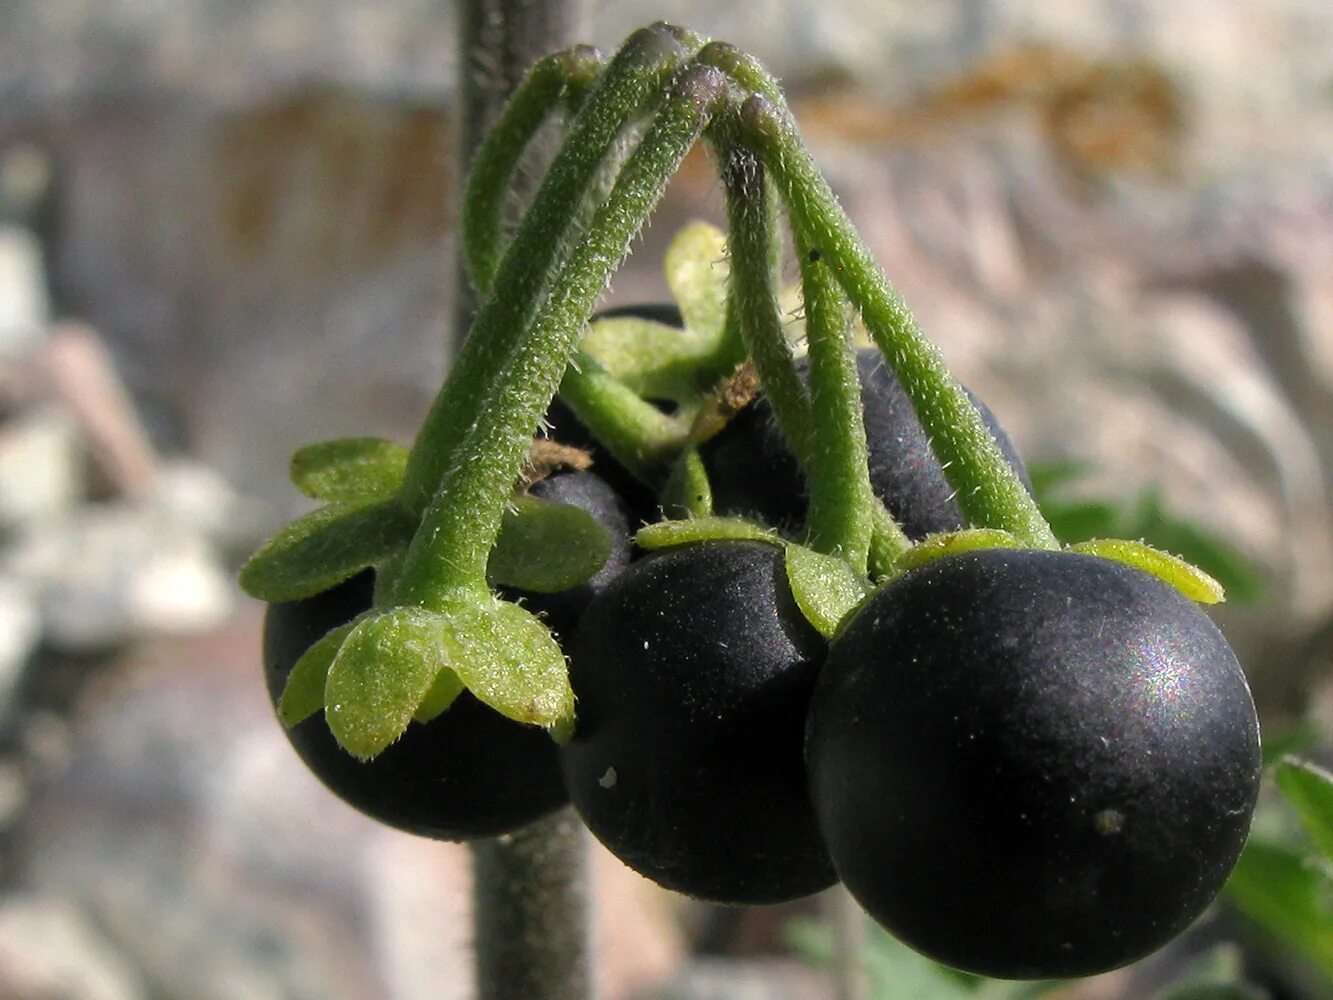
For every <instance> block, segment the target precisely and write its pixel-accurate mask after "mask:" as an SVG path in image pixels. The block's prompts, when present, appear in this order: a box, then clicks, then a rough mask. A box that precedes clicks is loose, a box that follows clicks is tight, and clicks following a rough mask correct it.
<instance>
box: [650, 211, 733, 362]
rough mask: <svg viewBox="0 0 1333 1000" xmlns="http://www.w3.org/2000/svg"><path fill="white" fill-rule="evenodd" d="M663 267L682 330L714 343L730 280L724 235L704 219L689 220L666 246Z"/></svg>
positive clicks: (718, 336)
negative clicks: (681, 321) (678, 308)
mask: <svg viewBox="0 0 1333 1000" xmlns="http://www.w3.org/2000/svg"><path fill="white" fill-rule="evenodd" d="M663 270H664V271H665V274H666V281H667V287H669V288H670V289H671V294H672V296H673V297H674V298H675V300H676V304H677V305H678V306H680V313H681V316H682V317H683V318H684V320H685V329H686V330H688V331H690V333H691V334H692V335H693V336H694V338H695V339H696V340H700V341H703V342H705V343H708V344H710V345H711V344H715V343H717V342H718V341H719V340H720V339H721V338H722V328H723V326H724V324H725V323H726V315H727V291H728V287H729V285H730V280H731V279H730V275H731V267H730V264H729V262H728V257H727V237H726V234H725V233H723V232H722V231H721V230H720V229H718V228H717V227H716V226H712V225H709V224H708V223H707V222H691V223H689V224H688V225H686V226H685V227H683V228H682V229H681V230H680V231H679V232H677V233H676V235H675V238H674V239H672V241H671V245H670V246H669V247H667V252H666V259H665V260H664V261H663Z"/></svg>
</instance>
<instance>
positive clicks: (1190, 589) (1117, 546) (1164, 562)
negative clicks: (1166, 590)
mask: <svg viewBox="0 0 1333 1000" xmlns="http://www.w3.org/2000/svg"><path fill="white" fill-rule="evenodd" d="M1068 549H1069V551H1070V552H1079V553H1082V554H1083V555H1089V556H1100V557H1101V558H1103V559H1111V560H1113V561H1115V562H1121V563H1124V564H1125V565H1126V566H1133V567H1134V568H1135V569H1141V570H1143V571H1144V572H1145V573H1151V574H1152V575H1153V576H1155V577H1157V578H1158V579H1159V580H1162V581H1163V582H1164V583H1169V584H1170V585H1171V586H1173V587H1175V588H1176V589H1177V590H1178V591H1180V592H1181V593H1182V594H1184V595H1185V596H1186V597H1188V598H1189V599H1190V600H1191V601H1198V602H1199V603H1200V604H1217V603H1219V602H1220V601H1223V600H1225V599H1226V591H1225V590H1223V589H1222V585H1221V584H1220V583H1218V582H1217V581H1216V580H1214V579H1213V578H1212V577H1211V576H1209V575H1208V574H1207V573H1205V572H1204V571H1203V570H1201V569H1199V568H1198V567H1197V566H1192V565H1190V564H1189V563H1187V562H1186V561H1185V560H1184V559H1181V558H1179V557H1178V556H1173V555H1171V554H1170V553H1169V552H1163V551H1162V550H1161V549H1155V548H1153V547H1152V546H1151V545H1147V544H1145V543H1143V542H1131V541H1128V540H1126V539H1122V538H1095V539H1093V540H1091V541H1087V542H1078V543H1077V544H1075V545H1070V546H1069V547H1068Z"/></svg>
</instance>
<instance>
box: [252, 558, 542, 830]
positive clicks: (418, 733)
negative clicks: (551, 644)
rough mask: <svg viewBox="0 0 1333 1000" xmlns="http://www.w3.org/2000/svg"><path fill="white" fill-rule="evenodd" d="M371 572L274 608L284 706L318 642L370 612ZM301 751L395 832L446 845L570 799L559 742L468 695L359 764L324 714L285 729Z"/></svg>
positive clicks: (273, 669)
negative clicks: (298, 666)
mask: <svg viewBox="0 0 1333 1000" xmlns="http://www.w3.org/2000/svg"><path fill="white" fill-rule="evenodd" d="M373 586H374V578H373V574H372V573H371V572H370V571H367V572H364V573H362V574H360V575H359V576H356V577H353V578H352V579H351V580H348V581H347V582H346V583H343V584H340V585H339V586H337V587H334V588H333V589H331V590H328V591H325V592H324V593H323V594H320V595H318V596H316V597H312V598H309V599H307V600H304V601H294V602H291V603H285V604H270V605H269V607H268V613H267V616H266V617H265V619H264V676H265V679H266V681H267V682H268V691H269V697H270V698H271V699H272V700H273V701H274V702H275V703H276V702H277V699H278V698H279V697H280V696H281V694H282V690H283V687H284V686H285V685H286V683H287V677H288V675H289V674H290V673H291V669H292V667H293V666H294V665H295V663H296V660H297V659H298V658H299V657H300V655H301V654H302V653H303V652H305V650H306V649H307V648H308V647H309V646H310V644H311V643H313V642H314V641H315V640H316V639H318V638H320V637H321V636H322V635H324V634H325V633H326V632H328V631H329V630H330V629H332V628H334V627H336V626H338V625H340V624H342V623H343V622H346V621H350V620H351V619H352V618H354V617H355V616H356V615H358V614H360V613H361V612H362V611H364V610H366V609H367V608H368V607H370V603H371V597H372V589H373ZM287 737H288V739H289V740H290V741H291V744H292V746H293V747H294V748H295V750H296V752H297V754H298V755H299V756H300V757H301V759H302V760H303V761H304V762H305V764H306V766H307V767H309V768H310V770H311V771H312V772H313V773H314V774H315V776H316V777H318V778H319V780H320V781H322V782H323V783H324V784H325V785H326V786H327V787H328V788H329V790H330V791H332V792H333V793H334V794H335V795H337V796H338V797H339V798H341V799H343V800H344V801H345V802H347V803H348V804H350V805H352V806H354V807H356V808H357V809H359V810H361V811H362V812H363V813H366V814H367V815H368V816H371V817H372V818H374V819H377V820H379V821H380V822H382V823H387V824H388V825H390V826H394V827H398V828H399V829H402V830H407V831H408V832H410V833H416V834H421V835H422V836H427V837H435V838H437V839H440V840H467V839H471V838H474V837H489V836H493V835H496V834H501V833H507V832H509V831H511V830H515V829H517V828H519V827H521V826H524V825H526V824H528V823H531V822H532V821H533V820H535V819H538V818H540V817H541V816H544V815H546V814H547V813H549V812H552V811H553V810H555V809H558V808H559V807H560V806H562V805H564V804H565V803H566V802H567V801H568V797H567V796H566V794H565V790H564V786H563V785H562V784H561V781H560V769H559V765H558V763H557V760H556V753H555V744H554V743H552V742H551V739H550V737H549V736H547V735H546V733H545V732H544V731H543V730H541V729H537V728H534V727H531V726H524V725H520V724H519V723H517V722H511V721H510V720H508V719H506V718H504V717H503V716H501V715H499V714H498V713H496V712H494V711H492V710H491V709H490V708H487V707H486V706H485V705H483V704H482V703H481V702H479V701H477V700H476V698H474V697H473V696H472V695H471V694H469V693H467V692H464V693H463V694H462V695H460V696H459V698H458V700H457V701H455V702H454V704H453V705H452V706H450V708H449V709H448V711H446V712H445V713H444V714H443V715H441V716H439V717H437V718H436V719H434V720H432V721H431V722H428V723H425V724H419V723H415V722H414V723H412V724H411V725H409V726H408V728H407V732H405V733H404V734H403V736H402V738H401V739H399V740H398V741H397V742H396V743H394V744H392V745H391V746H390V747H389V748H388V749H386V750H385V751H384V752H383V753H381V754H380V755H379V756H378V757H376V758H374V759H373V760H371V761H368V762H364V763H363V762H361V761H358V760H356V759H355V758H353V757H351V756H350V755H348V754H347V752H346V751H344V750H343V749H342V748H341V747H340V746H338V744H337V742H336V741H335V740H334V738H333V734H332V733H331V732H330V731H329V727H328V725H327V724H326V723H325V721H324V715H323V713H319V714H317V715H314V716H311V717H310V718H308V719H306V720H305V721H304V722H301V723H299V724H297V725H296V726H294V727H293V728H291V729H288V730H287Z"/></svg>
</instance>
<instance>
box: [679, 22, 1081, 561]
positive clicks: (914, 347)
mask: <svg viewBox="0 0 1333 1000" xmlns="http://www.w3.org/2000/svg"><path fill="white" fill-rule="evenodd" d="M698 59H699V61H700V62H702V63H705V64H707V65H711V66H715V67H717V68H719V69H721V70H722V71H723V72H725V73H727V74H728V76H730V77H731V78H732V79H733V80H735V81H736V82H737V83H738V84H739V85H740V86H741V87H743V88H745V89H747V90H750V91H753V92H754V96H752V97H750V98H749V100H747V101H746V102H745V104H744V105H743V106H742V108H741V111H740V121H741V124H740V128H741V131H742V133H743V135H744V139H745V141H746V142H747V143H748V144H750V145H751V146H752V147H753V149H754V150H755V151H756V153H757V154H758V155H759V156H760V158H761V159H762V160H763V162H764V164H765V165H766V166H767V167H768V169H769V172H770V174H771V175H772V178H773V182H774V184H775V185H776V187H777V188H778V190H779V191H780V192H781V194H782V199H783V201H784V203H785V204H786V206H787V210H788V212H789V213H790V215H791V219H792V224H793V226H794V227H795V228H796V230H797V231H798V233H799V234H800V235H801V237H802V239H804V240H806V241H807V243H808V245H809V246H810V247H811V248H813V249H817V250H819V252H820V254H821V255H822V256H823V257H824V258H826V259H827V260H828V263H829V267H830V269H831V270H832V272H833V273H834V274H836V275H837V278H838V282H839V284H841V285H842V287H843V290H844V291H845V292H846V293H847V297H848V298H849V299H850V300H851V302H852V304H853V305H854V306H855V307H856V309H857V310H858V311H859V312H860V314H861V317H862V319H863V320H864V321H865V324H866V327H867V328H868V329H869V331H870V334H871V336H872V337H873V338H874V340H875V343H876V344H877V345H878V346H879V348H880V350H881V351H882V352H883V353H884V355H885V358H886V359H887V361H888V363H889V364H890V365H891V366H892V367H893V369H894V371H895V372H896V373H897V375H898V378H899V381H900V382H901V383H902V385H903V388H904V389H905V390H906V392H907V394H908V397H909V398H910V399H911V401H912V405H913V408H914V409H915V410H916V414H917V418H918V419H919V420H920V421H921V425H922V427H924V428H925V430H926V433H927V434H928V435H929V436H930V441H931V447H932V449H933V450H934V452H935V456H936V458H937V459H939V461H940V464H941V466H942V467H943V469H944V474H945V477H946V478H947V479H948V481H949V484H950V485H951V486H952V487H953V488H954V490H955V491H956V492H957V499H958V505H959V507H960V508H961V509H962V511H963V515H964V516H965V517H966V518H967V520H968V522H969V523H970V524H971V525H972V526H974V527H979V528H998V529H1000V530H1003V531H1008V532H1011V533H1012V534H1014V535H1015V536H1017V537H1018V538H1019V539H1021V540H1022V541H1023V542H1024V543H1026V544H1028V545H1031V546H1033V547H1037V548H1056V547H1058V544H1059V543H1058V542H1057V541H1056V539H1055V536H1054V534H1053V533H1052V532H1051V529H1050V525H1048V524H1047V523H1046V520H1045V518H1043V517H1042V516H1041V512H1040V511H1039V510H1038V509H1037V505H1036V503H1035V502H1034V501H1033V499H1032V497H1031V496H1030V495H1029V494H1028V492H1027V489H1026V487H1024V485H1023V482H1022V480H1021V479H1019V478H1018V476H1017V474H1016V473H1015V472H1014V471H1013V469H1012V468H1010V466H1009V463H1008V462H1007V461H1005V458H1004V455H1003V453H1002V452H1001V451H1000V448H999V446H998V445H997V444H996V443H995V439H994V438H993V437H992V436H991V433H990V430H989V429H988V428H987V427H986V424H985V422H984V421H983V420H982V418H981V414H980V413H978V412H977V408H976V407H975V406H973V405H972V401H971V400H970V399H968V397H967V393H966V392H964V390H963V388H962V386H960V385H959V384H958V382H957V381H955V379H954V378H953V376H952V375H951V374H950V373H949V370H948V368H947V367H946V366H945V364H944V359H943V357H942V356H941V355H940V353H939V350H938V349H937V348H936V347H935V345H934V344H932V343H931V342H930V341H929V340H928V339H926V337H925V335H924V334H923V333H922V332H921V329H920V327H918V326H917V324H916V320H915V319H914V318H913V316H912V314H911V311H910V310H909V309H908V308H907V305H906V303H904V302H903V299H902V296H901V295H899V294H898V291H897V289H895V288H894V287H893V286H892V285H891V284H890V283H889V280H888V278H886V277H885V275H884V272H883V271H882V270H880V268H879V265H878V264H876V263H875V261H874V259H873V258H872V257H871V256H870V253H869V251H868V250H866V248H865V245H864V244H863V243H862V242H861V240H860V238H859V237H858V236H857V233H856V229H855V227H854V226H853V225H852V223H851V220H850V219H848V218H847V215H846V213H845V212H843V210H842V207H841V206H840V205H839V204H838V200H837V198H836V197H834V194H833V192H832V190H831V189H830V188H829V186H828V182H827V181H825V180H824V177H823V175H822V174H820V172H819V169H818V167H816V166H815V164H814V161H813V159H812V158H811V156H810V153H809V151H808V150H807V149H806V148H805V144H804V142H803V141H802V140H801V137H800V133H799V132H798V130H797V128H796V123H795V121H794V120H793V119H792V116H791V113H790V111H789V110H788V109H787V107H786V103H785V101H784V100H783V97H782V93H781V91H780V89H779V88H778V86H777V83H776V82H775V81H774V80H773V78H772V77H771V76H769V75H768V73H767V72H765V71H764V69H763V68H762V67H761V66H760V65H759V63H758V62H757V61H756V60H754V59H753V58H751V57H750V56H747V55H745V54H744V53H742V52H740V51H739V50H737V49H735V48H734V47H732V46H730V45H726V44H723V43H718V42H714V43H710V44H709V45H707V46H705V47H704V49H703V50H702V51H701V52H700V53H699V56H698Z"/></svg>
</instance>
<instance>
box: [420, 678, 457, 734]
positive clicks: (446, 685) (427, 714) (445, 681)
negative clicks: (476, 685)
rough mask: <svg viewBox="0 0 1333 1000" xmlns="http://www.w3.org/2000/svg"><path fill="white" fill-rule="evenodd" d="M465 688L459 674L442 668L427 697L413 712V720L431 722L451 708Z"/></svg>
mask: <svg viewBox="0 0 1333 1000" xmlns="http://www.w3.org/2000/svg"><path fill="white" fill-rule="evenodd" d="M464 690H465V688H464V687H463V682H462V680H461V679H460V678H459V676H458V674H456V673H454V672H453V671H452V670H441V671H440V672H439V674H438V675H437V676H436V678H435V682H434V683H433V684H431V686H430V690H429V691H427V692H426V697H425V698H424V699H423V700H422V702H421V704H420V705H418V706H417V710H416V711H415V712H413V713H412V721H413V722H430V721H431V720H432V719H435V718H438V717H439V716H441V715H443V714H444V713H445V712H446V711H448V710H449V707H450V706H451V705H453V703H454V702H455V701H457V700H458V696H459V695H460V694H462V693H463V691H464Z"/></svg>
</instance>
